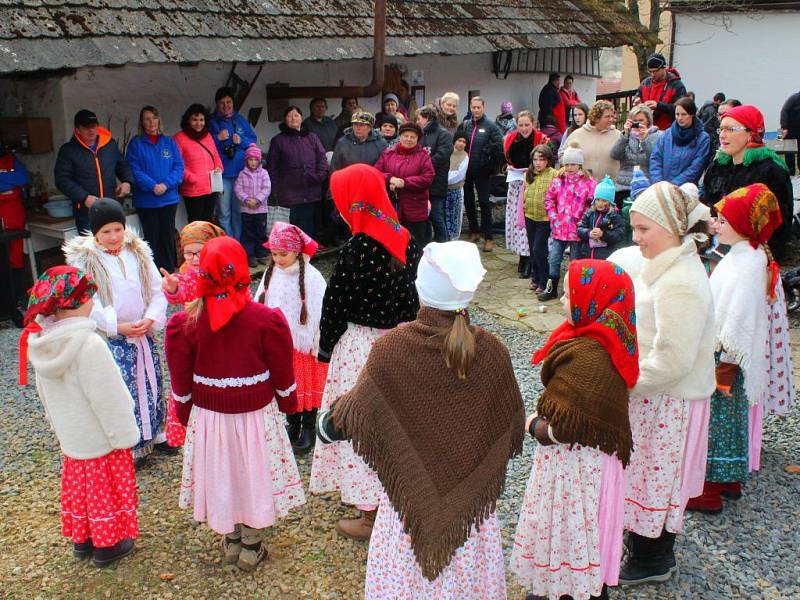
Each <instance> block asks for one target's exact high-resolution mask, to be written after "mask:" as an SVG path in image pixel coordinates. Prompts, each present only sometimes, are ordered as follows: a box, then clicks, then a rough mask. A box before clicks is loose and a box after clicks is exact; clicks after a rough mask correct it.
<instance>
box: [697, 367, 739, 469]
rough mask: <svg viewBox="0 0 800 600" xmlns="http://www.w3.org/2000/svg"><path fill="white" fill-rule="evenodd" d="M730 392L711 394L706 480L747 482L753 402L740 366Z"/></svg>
mask: <svg viewBox="0 0 800 600" xmlns="http://www.w3.org/2000/svg"><path fill="white" fill-rule="evenodd" d="M731 394H732V395H733V396H732V397H727V396H723V395H722V394H721V393H720V392H719V391H716V392H714V395H713V396H711V419H710V422H709V426H708V465H707V467H706V481H714V482H717V483H726V482H731V481H737V482H744V481H747V475H748V473H749V472H750V457H749V451H748V450H749V443H750V440H749V437H750V431H749V429H750V423H749V417H750V404H749V403H748V401H747V394H745V391H744V375H743V373H742V370H741V369H739V370H738V372H737V373H736V378H735V379H734V381H733V386H732V387H731Z"/></svg>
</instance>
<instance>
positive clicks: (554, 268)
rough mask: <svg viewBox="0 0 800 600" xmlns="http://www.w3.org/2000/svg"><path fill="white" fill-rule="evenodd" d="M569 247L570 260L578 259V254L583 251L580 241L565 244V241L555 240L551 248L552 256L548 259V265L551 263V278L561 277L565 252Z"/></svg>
mask: <svg viewBox="0 0 800 600" xmlns="http://www.w3.org/2000/svg"><path fill="white" fill-rule="evenodd" d="M567 246H569V257H570V260H575V259H576V258H578V253H579V252H580V250H581V243H580V241H577V242H565V241H564V240H557V239H556V238H553V244H552V245H551V246H550V256H549V257H548V259H547V261H548V263H550V277H551V278H552V279H558V278H559V277H561V261H562V260H563V258H564V251H565V250H566V249H567Z"/></svg>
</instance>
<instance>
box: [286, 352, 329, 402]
mask: <svg viewBox="0 0 800 600" xmlns="http://www.w3.org/2000/svg"><path fill="white" fill-rule="evenodd" d="M327 377H328V363H321V362H319V361H318V360H317V359H316V357H314V356H311V355H310V354H304V353H303V352H298V351H297V350H295V351H294V380H295V381H296V382H297V406H298V410H300V411H306V410H311V409H312V408H319V407H320V405H321V404H322V392H324V391H325V379H327Z"/></svg>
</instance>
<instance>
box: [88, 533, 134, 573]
mask: <svg viewBox="0 0 800 600" xmlns="http://www.w3.org/2000/svg"><path fill="white" fill-rule="evenodd" d="M131 552H133V540H132V539H130V538H125V539H124V540H120V541H118V542H117V543H116V544H114V545H113V546H111V547H110V548H95V550H94V558H93V559H92V564H94V566H95V567H100V568H101V569H102V568H104V567H107V566H108V565H110V564H111V563H113V562H116V561H118V560H119V559H120V558H124V557H125V556H128V554H130V553H131Z"/></svg>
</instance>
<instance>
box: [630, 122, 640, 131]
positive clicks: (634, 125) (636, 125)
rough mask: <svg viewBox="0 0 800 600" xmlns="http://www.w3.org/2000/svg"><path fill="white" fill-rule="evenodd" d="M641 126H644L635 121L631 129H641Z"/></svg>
mask: <svg viewBox="0 0 800 600" xmlns="http://www.w3.org/2000/svg"><path fill="white" fill-rule="evenodd" d="M641 126H642V124H641V123H639V121H634V122H633V123H631V129H639V127H641Z"/></svg>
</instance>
